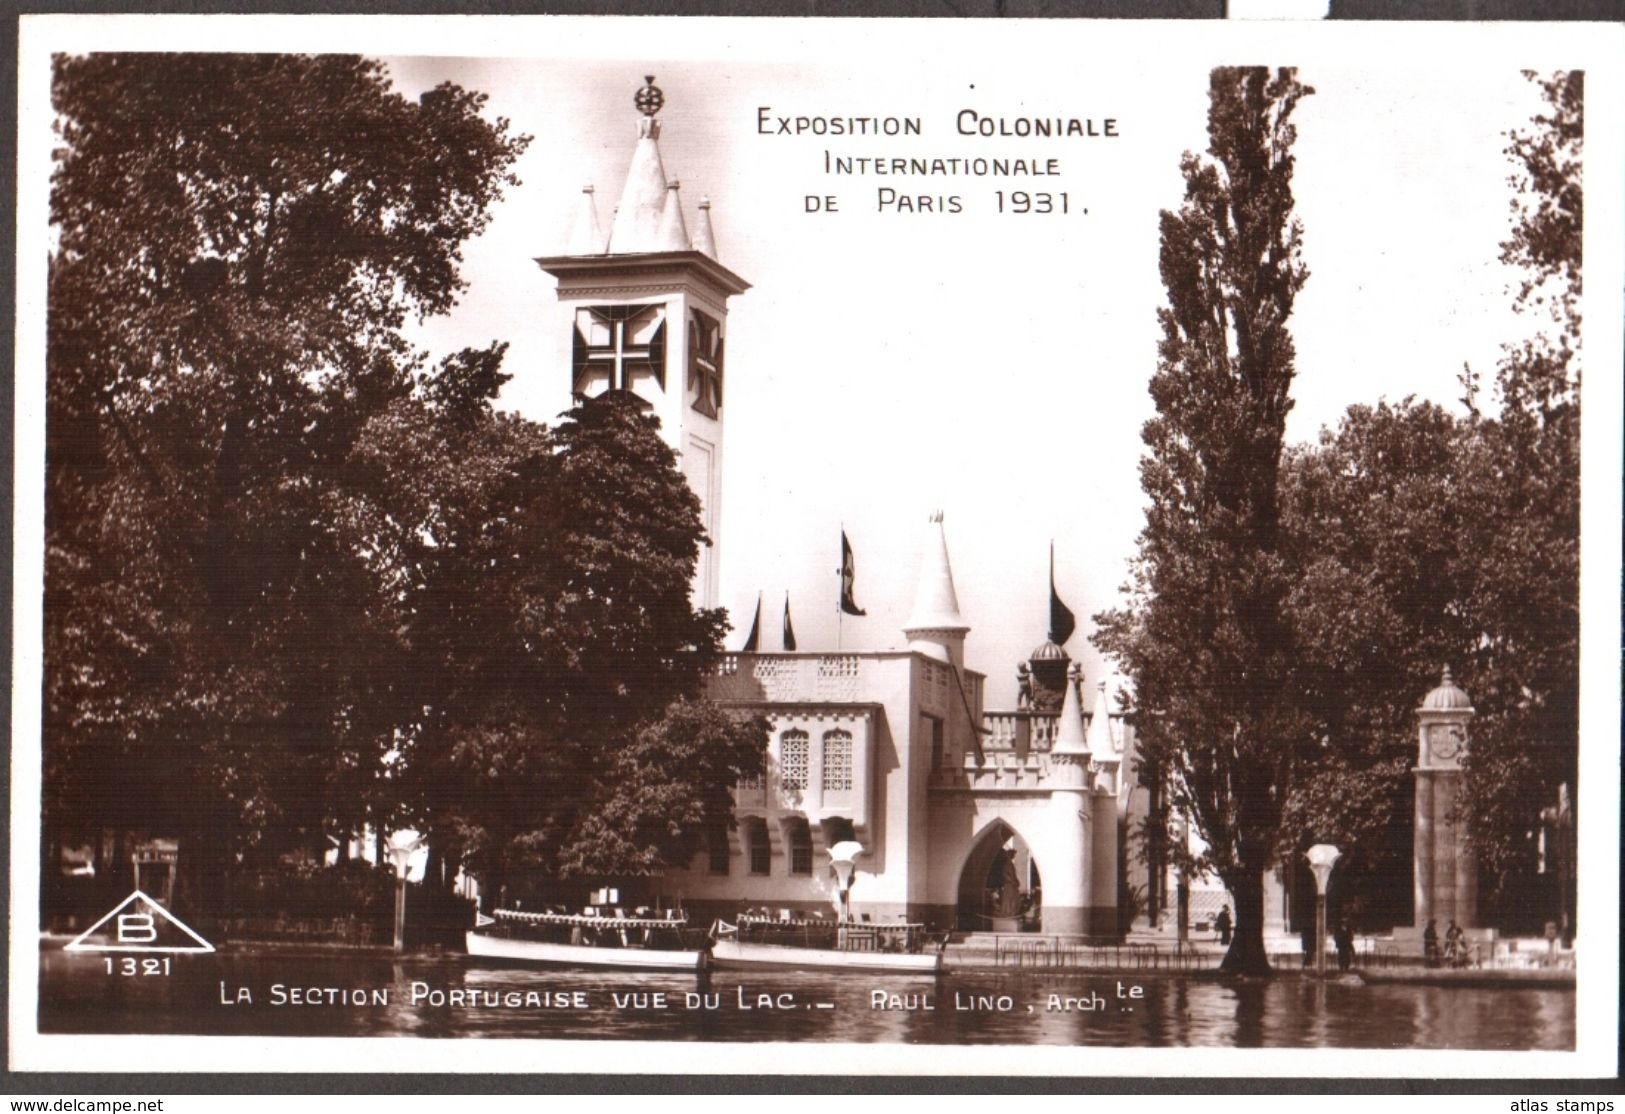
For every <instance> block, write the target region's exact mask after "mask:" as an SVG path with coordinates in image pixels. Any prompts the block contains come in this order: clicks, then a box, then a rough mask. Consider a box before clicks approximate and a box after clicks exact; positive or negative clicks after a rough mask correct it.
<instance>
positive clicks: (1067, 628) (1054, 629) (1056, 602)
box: [1049, 542, 1078, 646]
mask: <svg viewBox="0 0 1625 1114" xmlns="http://www.w3.org/2000/svg"><path fill="white" fill-rule="evenodd" d="M1077 629H1078V620H1077V618H1076V617H1074V616H1073V614H1072V609H1071V608H1070V607H1068V606H1067V605H1066V604H1064V603H1062V602H1061V597H1060V596H1058V595H1056V594H1055V543H1054V542H1050V543H1049V640H1050V641H1051V642H1053V643H1055V644H1056V645H1057V646H1064V645H1066V640H1067V639H1069V638H1071V637H1072V632H1073V631H1075V630H1077Z"/></svg>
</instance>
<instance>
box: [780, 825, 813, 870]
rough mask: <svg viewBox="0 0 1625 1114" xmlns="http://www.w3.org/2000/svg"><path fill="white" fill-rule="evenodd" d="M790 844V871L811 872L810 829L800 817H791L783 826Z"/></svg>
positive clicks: (811, 849) (811, 848) (811, 847)
mask: <svg viewBox="0 0 1625 1114" xmlns="http://www.w3.org/2000/svg"><path fill="white" fill-rule="evenodd" d="M784 834H785V840H786V842H788V843H789V845H790V873H791V874H811V873H812V862H813V845H812V829H811V828H810V827H809V826H808V825H807V821H806V820H805V819H804V818H802V817H799V816H798V817H793V818H791V819H790V820H788V821H786V823H785V826H784Z"/></svg>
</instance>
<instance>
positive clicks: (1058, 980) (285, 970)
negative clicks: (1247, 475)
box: [40, 950, 1575, 1050]
mask: <svg viewBox="0 0 1625 1114" xmlns="http://www.w3.org/2000/svg"><path fill="white" fill-rule="evenodd" d="M40 1003H41V1005H40V1027H41V1029H42V1030H43V1031H45V1032H57V1033H191V1034H227V1035H229V1034H255V1035H265V1036H344V1035H358V1036H361V1035H383V1034H396V1035H410V1036H421V1037H498V1038H501V1037H544V1038H590V1039H644V1040H693V1041H810V1042H816V1041H844V1042H858V1043H908V1044H948V1045H952V1044H1052V1045H1071V1046H1104V1047H1159V1048H1160V1047H1187V1046H1190V1047H1215V1046H1229V1047H1239V1048H1266V1047H1268V1048H1286V1047H1294V1048H1295V1047H1342V1048H1442V1049H1508V1050H1517V1049H1536V1048H1539V1049H1570V1048H1573V1047H1574V1031H1575V1021H1574V994H1573V993H1572V991H1565V990H1531V989H1525V988H1506V989H1485V988H1467V987H1439V986H1401V985H1392V984H1385V985H1381V986H1363V985H1360V984H1358V983H1357V982H1354V981H1352V980H1351V981H1349V982H1340V981H1335V980H1333V981H1328V982H1320V981H1317V980H1313V979H1299V978H1294V977H1283V978H1278V979H1275V980H1270V981H1245V982H1241V981H1221V980H1217V979H1202V978H1197V979H1191V978H1181V977H1171V976H1170V977H1154V978H1152V977H1144V976H1139V977H1136V976H1130V975H1123V976H1114V975H1106V974H1100V973H1092V974H1075V975H1074V974H1021V975H1001V974H999V973H995V972H990V973H977V972H955V973H953V974H951V975H947V976H941V977H930V976H925V977H908V976H870V975H835V974H830V973H827V972H826V973H817V974H805V973H797V972H777V971H775V972H768V971H763V972H760V973H756V972H749V973H744V974H740V973H737V972H719V973H716V974H713V975H710V976H699V977H696V976H694V975H686V974H667V973H638V974H622V973H615V972H589V971H566V970H545V969H539V968H518V967H489V966H480V965H474V964H471V963H469V962H468V961H467V960H466V959H464V958H462V957H446V958H440V959H434V958H409V959H404V960H400V961H391V960H389V959H382V958H376V957H349V956H342V957H336V956H298V955H285V954H278V955H241V954H230V955H222V954H215V955H208V956H184V957H178V958H177V961H176V963H175V965H174V971H173V974H171V975H170V976H168V977H160V978H146V977H136V978H129V977H123V976H119V975H116V974H110V973H108V971H107V970H106V969H105V961H104V960H103V959H101V958H99V957H96V956H90V955H82V954H79V955H74V954H68V953H64V952H61V951H59V950H52V951H49V952H46V953H45V954H43V955H42V957H41V984H40Z"/></svg>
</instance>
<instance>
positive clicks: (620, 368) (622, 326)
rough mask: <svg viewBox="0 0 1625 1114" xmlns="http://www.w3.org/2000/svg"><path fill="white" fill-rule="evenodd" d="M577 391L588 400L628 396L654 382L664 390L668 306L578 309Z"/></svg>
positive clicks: (575, 357)
mask: <svg viewBox="0 0 1625 1114" xmlns="http://www.w3.org/2000/svg"><path fill="white" fill-rule="evenodd" d="M572 364H573V370H574V384H573V390H574V392H575V393H576V394H578V395H582V396H584V397H590V396H593V395H599V394H603V393H605V392H606V391H630V390H631V389H632V386H633V384H634V383H637V382H639V381H640V380H643V379H653V380H654V381H655V382H657V383H659V384H660V389H661V390H665V388H666V307H665V306H661V305H653V306H582V307H581V308H580V309H578V310H576V328H575V346H574V359H573V360H572Z"/></svg>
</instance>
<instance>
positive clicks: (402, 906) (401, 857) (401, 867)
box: [387, 831, 423, 951]
mask: <svg viewBox="0 0 1625 1114" xmlns="http://www.w3.org/2000/svg"><path fill="white" fill-rule="evenodd" d="M422 846H423V838H422V837H421V836H419V835H418V834H417V833H416V832H413V831H405V832H396V833H395V834H394V835H392V836H390V837H389V848H388V852H387V853H388V855H389V861H390V862H391V863H393V864H394V865H395V950H396V951H404V950H405V948H406V871H407V864H408V863H410V862H411V860H412V856H413V855H415V854H416V853H417V850H418V848H419V847H422Z"/></svg>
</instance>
